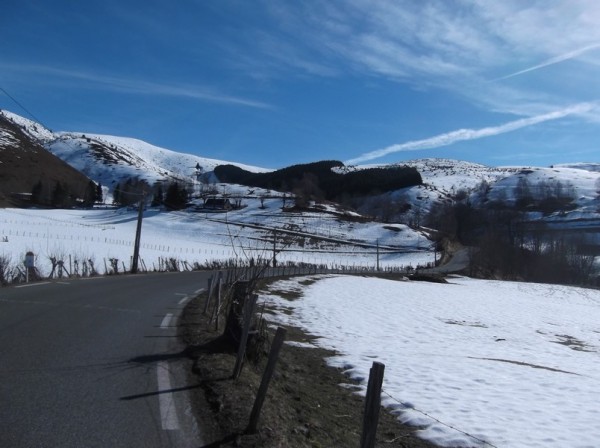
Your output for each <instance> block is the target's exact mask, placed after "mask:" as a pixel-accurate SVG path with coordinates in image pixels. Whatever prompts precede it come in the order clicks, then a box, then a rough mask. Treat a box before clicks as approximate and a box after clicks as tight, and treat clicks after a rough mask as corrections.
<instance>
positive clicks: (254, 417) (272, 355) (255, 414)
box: [246, 327, 286, 434]
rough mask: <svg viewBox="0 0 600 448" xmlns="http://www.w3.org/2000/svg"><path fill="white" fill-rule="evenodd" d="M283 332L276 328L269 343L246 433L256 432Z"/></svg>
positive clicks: (282, 329) (281, 342)
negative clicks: (267, 358)
mask: <svg viewBox="0 0 600 448" xmlns="http://www.w3.org/2000/svg"><path fill="white" fill-rule="evenodd" d="M285 333H286V329H285V328H281V327H278V328H277V332H276V333H275V339H273V345H271V351H270V352H269V360H268V361H267V367H266V368H265V372H264V373H263V377H262V381H261V382H260V387H259V388H258V393H257V394H256V399H255V400H254V406H253V407H252V413H251V414H250V422H249V423H248V427H247V428H246V433H247V434H254V433H256V427H257V426H258V419H259V418H260V411H261V410H262V406H263V403H264V401H265V397H266V396H267V390H268V389H269V383H270V382H271V377H272V376H273V372H274V371H275V364H276V363H277V358H278V357H279V351H280V350H281V346H282V345H283V340H284V339H285Z"/></svg>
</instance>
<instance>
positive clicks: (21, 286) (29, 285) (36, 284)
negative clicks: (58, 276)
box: [15, 282, 50, 288]
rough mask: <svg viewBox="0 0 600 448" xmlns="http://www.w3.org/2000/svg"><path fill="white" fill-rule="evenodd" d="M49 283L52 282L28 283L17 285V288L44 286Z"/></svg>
mask: <svg viewBox="0 0 600 448" xmlns="http://www.w3.org/2000/svg"><path fill="white" fill-rule="evenodd" d="M48 284H50V282H39V283H27V284H26V285H19V286H15V288H30V287H32V286H42V285H48Z"/></svg>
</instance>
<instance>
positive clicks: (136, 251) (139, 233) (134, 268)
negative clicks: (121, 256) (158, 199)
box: [131, 192, 146, 274]
mask: <svg viewBox="0 0 600 448" xmlns="http://www.w3.org/2000/svg"><path fill="white" fill-rule="evenodd" d="M145 202H146V193H145V192H144V193H143V194H142V199H140V205H139V208H138V219H137V227H136V229H135V243H134V245H133V261H132V263H131V273H132V274H137V271H138V259H139V258H140V239H141V237H142V219H143V218H144V203H145Z"/></svg>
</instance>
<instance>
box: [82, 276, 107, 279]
mask: <svg viewBox="0 0 600 448" xmlns="http://www.w3.org/2000/svg"><path fill="white" fill-rule="evenodd" d="M105 278H107V277H105V276H96V277H81V278H80V279H79V280H103V279H105Z"/></svg>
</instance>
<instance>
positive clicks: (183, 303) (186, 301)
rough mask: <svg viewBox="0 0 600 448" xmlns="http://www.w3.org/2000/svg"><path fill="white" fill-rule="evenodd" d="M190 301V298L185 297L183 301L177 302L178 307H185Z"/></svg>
mask: <svg viewBox="0 0 600 448" xmlns="http://www.w3.org/2000/svg"><path fill="white" fill-rule="evenodd" d="M190 299H191V297H187V296H186V297H184V298H183V299H181V300H180V301H179V304H180V305H185V304H186V303H188V302H189V301H190Z"/></svg>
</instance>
